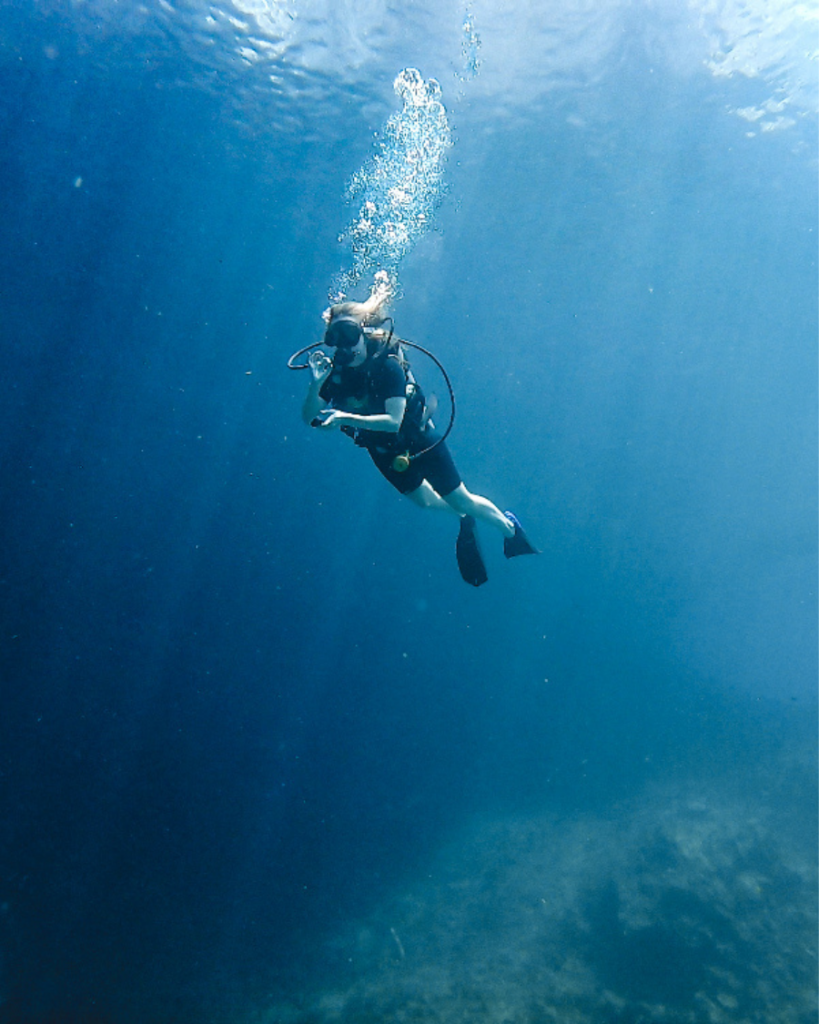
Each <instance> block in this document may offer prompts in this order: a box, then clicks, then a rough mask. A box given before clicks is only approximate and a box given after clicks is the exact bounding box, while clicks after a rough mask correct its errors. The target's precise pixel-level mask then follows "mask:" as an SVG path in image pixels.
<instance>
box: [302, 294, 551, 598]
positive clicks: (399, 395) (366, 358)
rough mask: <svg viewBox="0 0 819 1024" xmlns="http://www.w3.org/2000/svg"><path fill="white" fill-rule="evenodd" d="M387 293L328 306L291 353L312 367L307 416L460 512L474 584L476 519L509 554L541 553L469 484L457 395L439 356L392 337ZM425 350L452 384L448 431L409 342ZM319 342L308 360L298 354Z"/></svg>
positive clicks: (430, 500)
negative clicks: (316, 332) (308, 339)
mask: <svg viewBox="0 0 819 1024" xmlns="http://www.w3.org/2000/svg"><path fill="white" fill-rule="evenodd" d="M385 301H386V299H385V294H384V292H383V291H379V290H377V289H374V290H373V294H372V295H371V296H370V298H369V299H368V300H367V301H366V302H340V303H336V304H335V305H334V306H331V307H330V308H329V309H328V310H326V311H325V313H324V319H325V321H326V322H327V329H326V332H325V335H324V341H323V342H318V343H316V344H313V345H308V346H307V347H306V348H304V349H301V351H300V352H297V353H295V354H294V355H293V356H291V357H290V360H289V361H288V365H289V366H290V367H291V368H292V369H301V368H308V367H309V369H310V374H311V380H310V386H309V388H308V391H307V396H306V397H305V400H304V404H303V406H302V418H303V419H304V421H305V423H307V424H309V425H310V426H312V427H315V428H317V429H319V430H339V429H340V430H341V431H342V433H344V434H347V435H348V436H350V437H352V438H353V440H354V441H355V443H356V444H357V445H359V446H360V447H362V448H366V450H367V451H368V452H369V455H370V458H371V459H372V460H373V462H374V463H375V465H376V467H377V468H378V470H379V471H380V472H381V474H382V475H383V476H384V477H385V478H386V479H387V480H388V481H389V483H391V484H392V486H393V487H394V488H395V489H396V490H397V491H399V492H400V493H401V494H404V495H406V496H407V497H408V498H409V499H410V500H411V501H413V502H415V504H416V505H419V506H420V507H421V508H431V509H441V510H444V511H448V512H453V513H455V514H456V515H458V516H460V519H461V526H460V531H459V534H458V540H457V544H456V556H457V560H458V568H459V570H460V573H461V576H462V577H463V579H464V580H465V581H466V582H467V583H469V584H471V585H472V586H474V587H479V586H481V584H483V583H486V581H487V579H488V577H487V573H486V567H485V565H484V561H483V557H482V555H481V550H480V546H479V544H478V535H477V530H476V525H477V520H482V521H483V522H486V523H489V524H490V525H491V526H493V527H495V529H497V530H499V531H500V532H501V533H502V534H503V538H504V539H503V550H504V553H505V555H506V557H507V558H514V557H515V556H517V555H533V554H538V553H539V552H538V551H537V549H536V548H535V547H533V545H532V544H531V543H530V542H529V540H528V538H527V537H526V534H525V533H524V532H523V528H522V526H521V525H520V522H519V521H518V520H517V518H516V517H515V516H514V515H513V513H511V512H501V511H500V509H499V508H498V507H497V506H496V505H494V504H493V503H492V502H491V501H489V499H488V498H484V497H481V495H479V494H472V493H471V492H470V491H468V490H467V489H466V487H465V486H464V484H463V481H462V480H461V476H460V474H459V473H458V470H457V468H456V466H455V463H454V462H453V460H452V456H451V455H450V453H449V449H448V448H447V446H446V436H447V435H448V434H449V431H450V430H451V428H452V423H453V421H454V409H455V407H454V396H453V395H452V389H451V386H450V384H449V378H448V377H446V372H445V371H444V370H443V367H442V366H441V364H440V363H438V360H437V359H435V357H434V356H433V355H432V353H430V352H427V351H426V349H422V348H421V346H419V345H415V344H414V343H413V342H408V341H402V340H401V339H398V338H394V337H393V331H392V330H390V331H389V332H387V331H386V330H385V328H384V325H385V323H386V321H387V320H389V319H390V318H389V317H386V316H385V315H384V306H385ZM405 346H411V347H413V348H417V349H420V351H422V352H424V353H425V354H426V355H428V356H429V357H430V358H431V359H433V360H434V361H435V363H436V364H437V365H438V366H439V368H440V369H441V371H442V372H443V374H444V377H445V378H446V381H447V386H448V387H450V398H451V399H452V415H451V418H450V424H449V427H448V428H447V430H446V431H445V432H444V433H443V434H441V433H439V432H437V431H436V430H435V427H434V424H433V423H432V419H431V416H432V414H433V413H434V411H435V406H436V405H437V403H436V401H435V399H434V396H432V397H431V398H430V400H429V401H427V400H426V399H425V398H424V394H423V392H422V391H421V389H420V387H419V386H418V383H417V382H416V380H415V378H414V376H413V374H412V371H411V369H410V366H409V363H408V361H407V359H406V357H405V353H404V347H405ZM310 349H314V350H315V351H313V352H311V354H310V357H309V359H308V361H307V363H306V364H301V366H294V365H293V360H294V359H295V358H296V357H297V356H300V355H301V354H302V353H304V352H306V351H308V350H310Z"/></svg>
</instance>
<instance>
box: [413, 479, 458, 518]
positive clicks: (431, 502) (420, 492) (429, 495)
mask: <svg viewBox="0 0 819 1024" xmlns="http://www.w3.org/2000/svg"><path fill="white" fill-rule="evenodd" d="M407 497H408V498H409V500H410V501H412V502H414V503H415V504H416V505H418V506H419V507H420V508H437V509H441V511H442V512H454V513H455V514H456V515H461V513H460V512H458V510H457V509H456V508H455V507H454V506H452V505H450V504H449V502H448V501H445V500H444V499H443V498H442V497H441V495H440V494H439V493H438V492H437V491H436V490H435V488H434V487H433V486H432V484H431V483H430V482H429V480H424V481H423V482H422V483H421V486H420V487H416V488H415V490H414V491H410V492H409V494H408V495H407Z"/></svg>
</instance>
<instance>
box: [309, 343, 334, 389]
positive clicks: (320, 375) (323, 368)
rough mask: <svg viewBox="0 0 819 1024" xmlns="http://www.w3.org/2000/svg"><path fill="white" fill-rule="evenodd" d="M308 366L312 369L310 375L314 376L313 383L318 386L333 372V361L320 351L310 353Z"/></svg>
mask: <svg viewBox="0 0 819 1024" xmlns="http://www.w3.org/2000/svg"><path fill="white" fill-rule="evenodd" d="M307 365H308V366H309V367H310V373H312V375H313V382H314V383H315V384H317V385H321V384H323V383H324V382H325V381H326V380H327V378H328V377H329V376H330V374H331V372H332V370H333V360H332V359H331V358H330V357H329V356H328V355H327V353H326V352H322V351H321V350H320V349H317V350H316V351H315V352H311V353H310V357H309V358H308V360H307Z"/></svg>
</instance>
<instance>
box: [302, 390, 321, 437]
mask: <svg viewBox="0 0 819 1024" xmlns="http://www.w3.org/2000/svg"><path fill="white" fill-rule="evenodd" d="M320 390H321V384H320V383H319V382H318V381H315V380H314V381H311V383H310V387H309V388H308V389H307V394H306V395H305V396H304V402H303V404H302V407H301V418H302V419H303V420H304V422H305V423H306V424H307V426H308V427H309V426H310V424H311V423H312V422H313V420H314V419H315V418H316V417H317V416H318V414H319V413H320V412H321V410H322V409H324V407H325V403H324V400H323V399H322V397H321V396H320V395H319V391H320Z"/></svg>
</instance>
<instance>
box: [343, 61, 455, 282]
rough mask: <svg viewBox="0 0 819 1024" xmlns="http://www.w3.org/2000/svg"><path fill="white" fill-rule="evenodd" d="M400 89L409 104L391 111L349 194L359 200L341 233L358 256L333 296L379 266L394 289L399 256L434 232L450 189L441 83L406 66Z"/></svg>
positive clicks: (397, 82) (447, 131)
mask: <svg viewBox="0 0 819 1024" xmlns="http://www.w3.org/2000/svg"><path fill="white" fill-rule="evenodd" d="M394 89H395V92H396V94H397V95H398V96H399V97H400V98H401V101H402V103H403V109H402V110H401V111H400V112H399V113H396V114H393V115H392V116H391V117H390V118H389V120H388V121H387V123H386V125H385V126H384V129H383V131H382V133H381V136H380V137H379V138H378V139H377V140H376V144H375V153H374V154H373V156H372V157H371V158H370V159H369V160H368V161H367V162H366V163H365V164H364V166H363V167H362V168H361V169H360V170H359V171H357V172H356V173H355V174H354V175H353V177H352V179H351V181H350V183H349V185H348V186H347V196H348V199H349V201H350V202H351V203H353V204H355V203H360V206H359V211H358V215H357V216H356V218H355V219H354V220H353V222H352V223H351V224H350V225H348V227H347V228H346V229H345V230H344V231H343V232H342V234H341V235H340V237H339V241H340V242H342V243H345V244H349V246H350V248H351V250H352V262H351V265H350V266H349V267H348V268H347V269H344V270H342V271H341V272H340V273H339V274H338V275H337V278H336V279H335V281H334V282H333V287H332V288H331V291H330V299H331V301H334V302H337V301H339V300H340V299H341V298H343V297H344V296H345V295H346V294H347V293H348V292H349V291H350V289H352V288H355V287H356V286H357V285H359V284H360V282H361V280H362V278H364V277H367V276H369V275H371V274H372V275H375V274H376V273H379V272H380V273H381V274H383V273H386V274H387V275H388V277H389V280H390V282H391V286H392V289H393V290H395V289H396V287H397V284H396V283H397V279H398V269H399V267H400V265H401V262H402V261H403V259H404V257H405V256H406V255H407V254H408V253H409V252H410V250H411V249H412V248H413V247H414V245H415V244H416V242H418V240H419V239H420V238H421V237H423V235H425V234H426V233H427V231H429V229H430V227H431V225H432V218H433V215H434V213H435V210H436V209H437V207H438V206H439V205H440V202H441V200H442V199H443V196H444V194H445V192H446V186H445V184H444V164H445V160H446V153H447V150H448V149H449V148H450V146H451V145H452V133H451V131H450V127H449V121H448V120H447V113H446V109H445V108H444V105H443V103H442V102H441V87H440V85H439V84H438V82H437V81H436V80H435V79H434V78H430V79H429V81H426V82H425V81H424V79H423V77H422V76H421V73H420V72H419V71H416V70H415V68H406V69H405V70H403V71H402V72H401V73H400V74H399V75H398V77H397V78H396V79H395V82H394Z"/></svg>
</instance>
